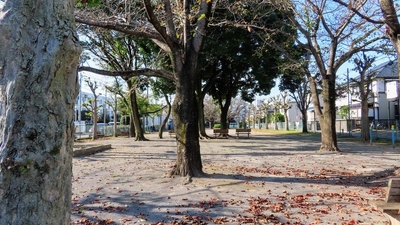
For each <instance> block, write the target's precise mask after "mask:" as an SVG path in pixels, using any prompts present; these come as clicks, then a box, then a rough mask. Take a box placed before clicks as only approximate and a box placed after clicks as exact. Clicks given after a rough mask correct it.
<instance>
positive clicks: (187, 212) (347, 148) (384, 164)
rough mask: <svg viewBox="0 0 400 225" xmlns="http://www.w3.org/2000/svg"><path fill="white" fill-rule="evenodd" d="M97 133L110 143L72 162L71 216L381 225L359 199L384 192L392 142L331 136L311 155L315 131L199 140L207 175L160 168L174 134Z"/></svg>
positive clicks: (393, 161) (394, 154)
mask: <svg viewBox="0 0 400 225" xmlns="http://www.w3.org/2000/svg"><path fill="white" fill-rule="evenodd" d="M146 137H147V138H149V139H150V140H151V141H148V142H135V141H133V140H132V139H128V138H111V139H103V140H99V141H96V142H97V143H101V142H102V143H107V144H111V145H112V147H113V148H112V149H111V150H108V151H105V152H101V153H97V154H95V155H91V156H86V157H77V158H74V160H73V172H74V177H73V196H72V198H73V199H72V203H73V208H72V217H71V221H72V223H74V224H245V223H247V224H371V225H381V224H382V225H383V224H389V223H388V220H387V219H386V218H385V216H384V215H383V214H382V213H380V212H379V211H376V210H375V209H373V208H372V207H370V206H369V205H368V204H367V200H369V199H370V200H376V199H382V198H383V197H384V192H385V188H382V187H385V186H386V182H387V176H388V175H390V173H391V172H392V171H393V168H395V167H398V166H399V159H400V150H399V149H392V148H391V146H383V145H378V146H370V145H362V144H358V143H354V142H346V141H345V140H344V139H343V140H339V143H340V144H339V147H340V148H341V150H342V151H343V153H341V154H333V153H318V152H316V150H318V148H319V147H320V140H318V138H316V137H299V136H294V135H289V136H273V135H267V134H262V133H253V134H251V138H250V139H247V138H243V139H235V138H229V139H212V140H202V141H201V151H202V160H203V166H204V171H205V172H206V173H207V174H208V175H207V177H205V178H194V179H193V182H192V183H190V184H186V185H184V184H183V181H184V179H183V178H181V177H176V178H169V177H167V176H166V174H167V173H168V172H169V170H170V168H171V166H172V165H173V164H174V162H175V159H176V153H175V146H176V145H175V142H174V138H170V137H169V136H168V135H167V134H166V135H165V138H164V139H162V140H160V139H158V138H157V136H156V134H150V135H147V136H146Z"/></svg>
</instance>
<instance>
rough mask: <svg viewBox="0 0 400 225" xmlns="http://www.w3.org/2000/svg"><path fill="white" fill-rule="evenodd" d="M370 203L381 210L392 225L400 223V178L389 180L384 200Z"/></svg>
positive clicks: (399, 224)
mask: <svg viewBox="0 0 400 225" xmlns="http://www.w3.org/2000/svg"><path fill="white" fill-rule="evenodd" d="M369 203H370V204H371V205H373V206H375V207H376V208H377V209H379V210H381V211H382V212H383V213H384V214H385V216H386V217H388V218H389V219H390V221H391V224H392V225H400V221H399V220H400V214H399V212H400V178H391V179H390V180H389V182H388V186H387V191H386V197H385V200H384V201H370V202H369Z"/></svg>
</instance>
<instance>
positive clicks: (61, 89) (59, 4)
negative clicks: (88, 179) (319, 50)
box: [0, 0, 80, 225]
mask: <svg viewBox="0 0 400 225" xmlns="http://www.w3.org/2000/svg"><path fill="white" fill-rule="evenodd" d="M74 3H75V2H74V1H72V0H55V1H43V0H37V1H31V0H19V1H17V0H15V1H5V5H4V8H3V9H2V8H1V7H0V11H1V12H0V24H1V25H0V34H1V36H0V115H1V116H0V199H1V200H0V224H13V225H26V224H47V225H54V224H60V225H61V224H63V225H69V224H70V211H71V173H72V170H71V169H72V147H73V140H74V125H73V120H74V103H75V98H76V96H77V93H78V88H77V76H76V68H77V61H78V58H79V53H80V48H79V47H78V39H77V37H76V36H75V33H74V32H75V31H74V29H75V27H74V18H73V17H72V15H73V7H74Z"/></svg>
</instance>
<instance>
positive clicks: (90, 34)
mask: <svg viewBox="0 0 400 225" xmlns="http://www.w3.org/2000/svg"><path fill="white" fill-rule="evenodd" d="M79 33H80V34H82V36H84V38H83V39H84V41H82V45H83V47H84V50H86V51H89V52H90V53H91V54H92V55H93V56H94V60H96V61H97V62H98V63H99V64H100V66H101V67H102V68H103V69H106V70H110V71H114V72H126V71H132V70H136V69H138V67H141V66H142V64H145V62H144V61H145V60H144V59H143V57H142V55H141V54H139V49H140V46H139V44H137V42H138V40H135V39H133V38H132V37H129V36H123V35H120V34H119V33H117V32H115V31H109V30H104V29H90V28H88V27H87V26H81V28H80V29H79ZM80 70H86V69H85V67H80ZM121 77H122V79H123V80H124V81H125V82H126V84H127V86H128V90H129V92H128V93H129V98H128V100H129V101H128V102H129V106H130V109H131V112H130V116H131V120H130V125H131V126H130V134H131V135H132V136H134V137H135V140H138V141H144V140H147V139H146V138H145V136H144V131H143V129H142V128H141V122H140V115H139V109H138V105H137V87H140V86H142V87H144V86H143V85H141V78H140V77H132V76H131V74H125V75H124V74H121Z"/></svg>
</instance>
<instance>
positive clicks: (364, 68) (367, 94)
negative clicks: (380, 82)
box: [351, 54, 376, 141]
mask: <svg viewBox="0 0 400 225" xmlns="http://www.w3.org/2000/svg"><path fill="white" fill-rule="evenodd" d="M374 61H375V57H369V56H367V55H365V54H362V57H360V58H356V59H355V60H354V64H355V66H356V67H355V68H354V70H355V71H357V72H358V73H359V74H360V76H359V77H358V78H359V79H354V78H353V79H351V82H352V83H355V84H356V86H357V89H358V91H357V92H355V93H352V94H354V95H355V96H358V97H359V98H360V101H361V140H362V141H368V140H369V119H368V110H369V107H368V102H369V99H370V98H371V94H372V93H371V84H372V82H373V81H374V79H375V77H376V73H375V72H374V71H371V70H370V69H371V68H372V66H373V63H374Z"/></svg>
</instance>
